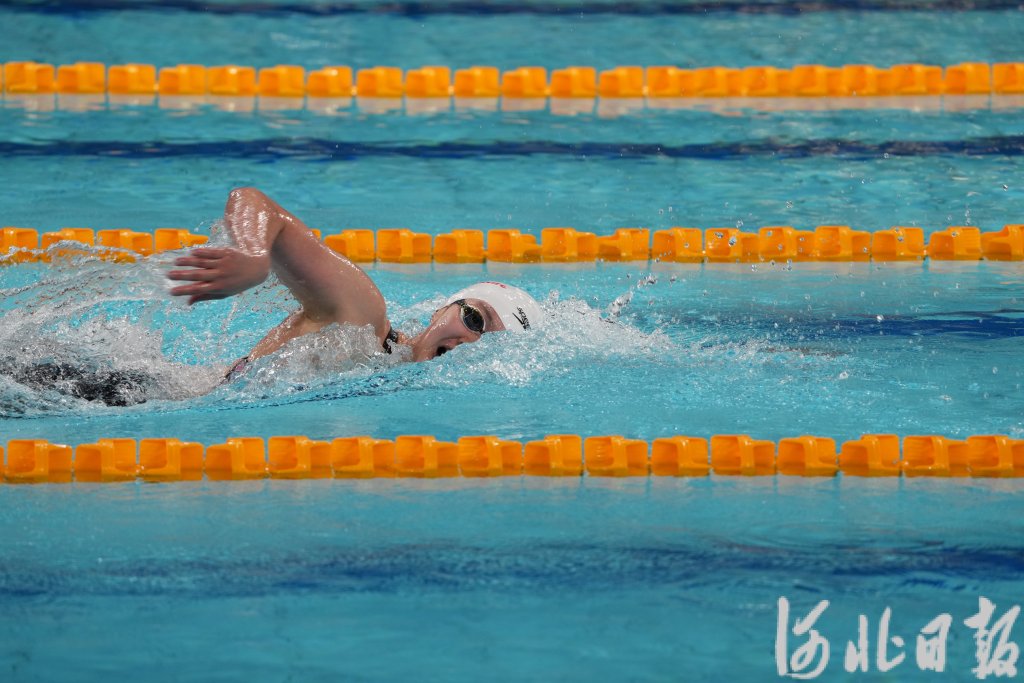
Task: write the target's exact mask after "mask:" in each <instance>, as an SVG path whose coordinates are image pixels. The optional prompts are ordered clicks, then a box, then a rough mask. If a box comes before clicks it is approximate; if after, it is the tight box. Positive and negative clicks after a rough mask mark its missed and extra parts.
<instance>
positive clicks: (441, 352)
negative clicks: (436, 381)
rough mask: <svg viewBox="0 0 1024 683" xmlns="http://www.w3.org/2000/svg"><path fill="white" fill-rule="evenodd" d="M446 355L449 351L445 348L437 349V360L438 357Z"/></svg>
mask: <svg viewBox="0 0 1024 683" xmlns="http://www.w3.org/2000/svg"><path fill="white" fill-rule="evenodd" d="M446 353H448V349H446V348H445V347H443V346H438V347H437V356H434V358H437V357H439V356H443V355H444V354H446Z"/></svg>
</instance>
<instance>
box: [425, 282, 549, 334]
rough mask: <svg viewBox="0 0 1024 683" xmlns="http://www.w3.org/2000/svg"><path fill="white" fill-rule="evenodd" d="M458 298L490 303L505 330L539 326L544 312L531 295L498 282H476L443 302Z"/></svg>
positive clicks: (450, 301)
mask: <svg viewBox="0 0 1024 683" xmlns="http://www.w3.org/2000/svg"><path fill="white" fill-rule="evenodd" d="M459 299H480V300H481V301H486V302H487V303H488V304H490V306H491V308H493V309H494V312H495V313H497V314H498V318H500V319H501V324H502V325H504V326H505V329H506V330H515V331H518V330H534V329H537V328H538V327H540V325H541V320H542V318H543V315H544V312H543V311H542V310H541V307H540V304H538V303H537V302H536V300H534V298H533V297H532V296H530V295H529V294H527V293H526V292H524V291H523V290H521V289H519V288H518V287H513V286H511V285H506V284H502V283H500V282H478V283H476V284H475V285H470V286H469V287H466V288H465V289H463V290H461V291H458V292H455V294H452V295H451V296H450V297H448V301H447V302H445V303H449V304H450V303H453V302H455V301H458V300H459Z"/></svg>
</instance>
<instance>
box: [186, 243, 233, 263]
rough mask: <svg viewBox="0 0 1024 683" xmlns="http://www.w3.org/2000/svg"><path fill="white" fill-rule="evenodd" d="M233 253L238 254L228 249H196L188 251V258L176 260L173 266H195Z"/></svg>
mask: <svg viewBox="0 0 1024 683" xmlns="http://www.w3.org/2000/svg"><path fill="white" fill-rule="evenodd" d="M235 253H238V251H237V250H236V249H231V248H228V247H196V248H194V249H191V250H189V252H188V256H179V257H178V258H176V259H175V260H174V264H175V265H178V266H195V265H200V264H202V263H204V262H208V261H210V260H216V259H222V258H225V257H226V256H230V255H232V254H235Z"/></svg>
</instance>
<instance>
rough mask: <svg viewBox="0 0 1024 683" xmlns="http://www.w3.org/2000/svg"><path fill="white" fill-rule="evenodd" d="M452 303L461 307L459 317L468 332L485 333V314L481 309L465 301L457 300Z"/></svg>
mask: <svg viewBox="0 0 1024 683" xmlns="http://www.w3.org/2000/svg"><path fill="white" fill-rule="evenodd" d="M452 303H453V304H455V305H456V306H458V307H459V317H460V318H461V319H462V324H463V325H465V326H466V329H467V330H469V331H470V332H475V333H476V334H483V333H484V314H483V313H481V312H480V309H478V308H477V307H476V306H473V305H471V304H468V303H466V300H465V299H456V300H455V301H453V302H452Z"/></svg>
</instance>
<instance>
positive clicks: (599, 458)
mask: <svg viewBox="0 0 1024 683" xmlns="http://www.w3.org/2000/svg"><path fill="white" fill-rule="evenodd" d="M4 452H5V449H3V448H2V447H0V477H2V480H3V481H4V482H6V483H10V484H21V483H42V482H69V481H72V480H74V481H79V482H118V481H120V482H124V481H136V480H139V481H149V482H167V481H189V480H199V479H201V478H203V476H204V475H205V476H206V478H208V479H210V480H239V479H266V478H279V479H328V478H335V479H370V478H395V477H399V478H438V477H507V476H521V475H525V476H543V477H580V476H583V475H584V474H586V475H587V476H591V477H646V476H657V477H705V476H708V475H709V474H714V475H718V476H769V475H781V476H803V477H833V476H836V475H837V474H838V473H840V472H841V473H843V475H845V476H852V477H896V476H906V477H989V478H991V477H996V478H1006V477H1024V439H1015V438H1012V437H1010V436H1007V435H1002V434H985V435H972V436H968V437H967V438H965V439H951V438H947V437H944V436H939V435H920V436H918V435H913V436H905V437H903V438H902V440H901V439H900V437H899V436H897V435H895V434H864V435H863V436H861V437H860V438H858V439H854V440H852V441H846V442H844V443H843V444H841V445H840V446H839V447H838V448H837V446H836V442H835V441H834V440H833V439H831V438H828V437H820V436H810V435H804V436H798V437H789V438H784V439H781V440H779V442H778V443H775V442H773V441H769V440H764V439H756V438H753V437H751V436H749V435H746V434H725V435H722V434H720V435H713V436H711V438H710V439H706V438H703V437H693V436H669V437H662V438H658V439H655V440H654V441H652V442H650V443H648V442H647V441H643V440H640V439H631V438H626V437H623V436H618V435H612V436H590V437H586V438H584V437H582V436H579V435H576V434H553V435H549V436H546V437H544V438H543V439H539V440H535V441H529V442H527V443H525V444H523V443H521V442H519V441H510V440H506V439H502V438H500V437H498V436H494V435H489V436H486V435H485V436H463V437H461V438H459V439H457V440H456V441H454V442H448V441H441V440H438V439H436V438H435V437H433V436H427V435H409V436H398V437H396V438H395V439H394V440H388V439H375V438H373V437H369V436H354V437H339V438H335V439H333V440H331V441H326V440H317V439H311V438H309V437H306V436H273V437H270V438H269V439H266V440H264V439H262V438H257V437H237V438H229V439H227V440H226V441H225V442H224V443H219V444H213V445H209V446H205V447H204V446H203V445H202V444H198V443H192V442H185V441H180V440H178V439H173V438H165V439H142V440H140V441H138V442H136V441H135V440H134V439H129V438H111V439H99V440H98V441H96V442H95V443H89V444H81V445H78V446H75V447H74V448H72V447H71V446H67V445H61V444H53V443H50V442H48V441H46V440H43V439H13V440H11V441H9V442H8V443H7V448H6V456H7V457H6V462H4V458H3V454H4Z"/></svg>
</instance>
